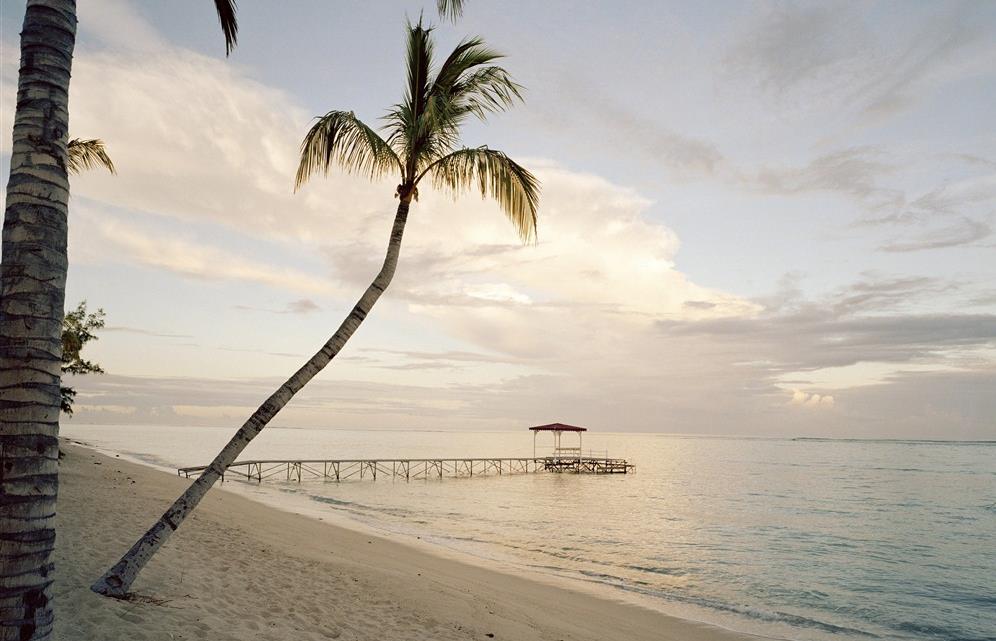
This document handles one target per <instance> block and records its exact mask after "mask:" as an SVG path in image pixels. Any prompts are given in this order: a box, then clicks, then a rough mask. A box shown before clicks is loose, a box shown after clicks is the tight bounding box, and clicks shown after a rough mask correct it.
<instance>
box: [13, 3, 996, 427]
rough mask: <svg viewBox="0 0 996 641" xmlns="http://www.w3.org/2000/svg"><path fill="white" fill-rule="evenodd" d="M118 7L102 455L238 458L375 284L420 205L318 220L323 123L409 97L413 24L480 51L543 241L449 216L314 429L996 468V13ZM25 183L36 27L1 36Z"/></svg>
mask: <svg viewBox="0 0 996 641" xmlns="http://www.w3.org/2000/svg"><path fill="white" fill-rule="evenodd" d="M434 4H435V3H432V2H427V3H425V6H424V7H423V5H422V4H420V3H418V2H414V1H411V2H409V1H401V0H397V1H391V2H380V3H367V2H359V1H355V2H335V3H332V2H327V1H326V0H296V1H295V2H287V3H272V2H265V1H263V0H241V1H240V2H239V5H238V6H239V14H238V15H239V22H240V31H239V46H238V48H237V49H236V50H235V51H234V52H233V54H232V55H231V56H230V57H229V58H227V59H226V57H225V55H224V45H223V39H222V35H221V30H220V28H219V26H218V24H217V18H216V16H215V14H214V9H213V3H211V2H209V1H208V0H177V1H174V2H168V3H164V2H153V1H151V0H87V1H86V2H80V3H79V34H78V42H77V49H76V56H75V59H74V67H73V78H72V85H71V96H70V113H71V118H70V135H71V136H73V137H83V138H91V137H98V138H101V139H103V140H104V141H105V143H106V144H107V147H108V150H109V152H110V154H111V156H112V157H113V159H114V162H115V165H116V166H117V168H118V175H116V176H111V175H109V174H107V173H105V172H103V171H100V170H95V171H92V172H89V173H87V174H85V175H81V176H78V177H74V178H73V179H72V197H71V201H70V274H69V284H68V288H67V306H75V303H76V302H78V301H81V300H86V301H87V302H88V304H89V305H90V307H91V308H96V307H100V308H103V309H104V310H105V311H106V314H107V326H106V328H105V329H104V330H103V331H102V332H101V334H100V339H99V341H98V342H96V343H94V344H92V345H91V346H88V348H87V351H88V354H87V357H88V358H90V359H92V360H96V361H98V362H99V363H100V364H101V365H102V366H103V367H104V369H105V370H106V372H107V373H106V374H105V375H102V376H87V377H79V378H75V379H74V380H72V381H71V384H73V385H74V386H76V387H77V389H78V397H77V401H76V414H75V416H74V417H73V418H72V419H67V420H72V421H73V422H78V423H122V424H171V425H187V424H190V425H231V426H233V427H235V426H238V425H241V424H242V423H243V422H244V420H245V419H246V418H248V416H249V414H250V413H251V412H252V411H253V410H254V409H255V408H256V406H257V405H258V404H259V403H260V402H262V401H263V400H265V398H266V397H267V396H268V395H269V394H270V393H271V392H272V391H273V390H274V389H275V388H276V387H277V386H278V385H279V384H280V383H281V382H282V381H283V380H284V379H285V378H286V377H287V376H289V375H290V374H292V373H293V372H294V371H295V370H296V369H297V368H298V367H299V366H300V365H301V364H303V362H304V361H305V360H306V359H307V358H308V357H309V356H310V355H311V354H313V353H314V352H315V351H316V350H317V349H318V348H320V347H321V346H322V344H324V342H325V341H326V340H327V339H328V337H329V336H330V335H331V333H332V332H333V331H334V330H335V328H336V327H338V325H339V323H340V321H341V320H342V318H343V317H344V316H345V314H346V313H347V312H348V310H349V309H350V308H351V306H352V304H353V303H354V302H355V300H356V298H357V297H358V296H359V295H360V294H361V293H362V291H363V289H364V288H365V287H366V285H367V284H368V283H369V281H370V279H371V278H372V277H373V275H374V274H375V273H376V271H377V269H378V268H379V265H380V261H381V260H382V259H383V252H384V250H385V248H386V243H387V237H388V233H389V230H390V225H391V222H392V219H393V213H394V208H395V206H396V201H394V200H393V191H394V185H395V184H396V182H397V180H393V181H392V180H391V179H385V180H383V181H381V182H377V183H370V182H368V181H366V180H365V179H363V178H358V177H355V176H348V175H344V174H342V173H341V172H332V173H331V174H330V175H329V176H328V177H327V178H323V177H318V178H316V179H313V180H312V181H311V182H310V183H309V184H308V185H307V186H305V187H304V188H303V189H302V190H300V191H299V192H297V193H294V191H293V174H294V171H295V169H296V161H297V148H298V145H299V144H300V141H301V139H302V137H303V135H304V133H305V132H306V131H307V129H308V128H309V126H310V124H311V122H312V120H313V118H314V117H315V116H318V115H321V114H323V113H325V112H327V111H329V110H332V109H346V110H353V111H355V112H356V114H357V116H358V117H360V118H361V119H363V120H364V121H365V122H367V123H369V124H371V125H377V124H378V122H379V121H378V118H379V117H380V116H381V115H382V114H383V113H384V111H385V110H386V109H387V108H388V107H389V106H390V105H392V104H394V103H395V102H397V101H399V100H400V99H401V95H402V90H403V82H404V24H405V19H406V16H408V17H410V18H417V16H418V15H419V13H420V12H422V11H423V10H424V15H425V17H426V18H427V19H429V20H431V21H432V22H434V23H437V29H436V31H435V32H434V33H435V35H436V37H437V39H438V50H439V51H446V50H447V49H448V48H452V47H453V46H454V45H455V44H456V43H457V42H458V41H459V40H460V39H461V38H462V37H464V36H467V35H481V36H482V37H484V39H485V40H486V41H487V42H488V43H489V44H490V45H491V46H493V47H494V48H496V49H498V50H499V51H501V52H503V53H505V54H506V55H507V57H506V58H505V59H504V60H503V65H504V66H505V67H506V68H507V69H508V70H509V71H510V72H511V73H512V74H513V76H514V77H515V78H516V79H517V80H518V81H519V82H521V83H522V84H523V85H524V86H525V87H526V91H525V93H524V103H523V104H521V105H518V106H516V107H515V108H514V109H513V110H511V111H509V112H507V113H504V114H499V115H496V116H493V117H491V118H490V119H489V120H488V122H486V123H473V124H471V125H470V126H468V127H467V128H466V131H465V132H464V133H465V135H464V142H465V144H467V145H468V146H477V145H481V144H487V145H488V146H489V147H491V148H495V149H501V150H503V151H505V152H506V153H508V154H509V155H510V156H511V157H513V158H514V159H516V160H517V161H519V162H520V163H521V164H523V165H525V166H527V167H528V168H529V169H531V170H532V171H533V172H534V173H536V174H537V175H538V176H539V177H540V179H541V181H542V184H543V187H542V189H543V191H542V197H541V201H540V209H539V227H538V242H537V243H535V244H527V245H522V244H521V243H520V242H519V241H518V240H517V236H516V234H515V232H514V229H513V228H512V226H511V225H510V224H509V222H508V221H507V220H506V219H505V218H504V217H503V215H502V213H501V212H500V210H499V209H498V207H497V206H496V205H495V204H494V203H492V202H488V201H484V200H481V199H480V197H479V195H474V194H469V195H465V196H462V197H460V198H458V199H454V198H453V197H452V196H451V195H450V194H447V193H440V192H435V191H433V190H432V189H431V188H423V189H422V190H420V191H421V194H420V200H419V202H418V203H416V204H415V205H414V206H413V208H412V214H411V216H410V218H409V226H408V230H407V231H406V236H405V240H404V246H403V248H402V256H401V262H400V265H399V269H398V274H397V275H396V277H395V280H394V282H393V283H392V285H391V287H390V289H389V290H388V292H387V294H386V295H385V296H384V298H382V299H381V301H380V302H379V303H378V305H377V307H376V308H375V309H374V311H373V313H372V314H371V315H370V317H369V318H368V320H367V321H366V322H365V323H364V325H363V326H362V327H361V328H360V330H359V331H358V332H357V334H356V335H355V336H354V337H353V338H352V340H351V341H350V342H349V344H348V345H347V346H346V348H345V349H344V350H343V351H342V352H341V354H340V355H339V356H338V357H337V358H336V359H335V361H333V363H332V364H331V365H330V366H329V367H328V368H327V369H326V370H325V371H324V372H323V373H321V374H320V375H319V376H318V377H317V378H316V379H315V380H314V381H312V382H311V383H310V384H309V385H308V387H307V388H305V390H304V391H302V392H301V393H300V394H299V395H298V397H297V398H295V399H294V400H293V401H292V403H291V404H290V405H289V406H288V407H287V408H286V409H285V410H283V411H282V412H281V413H280V414H279V415H278V417H277V418H276V419H275V421H274V424H277V425H285V426H304V427H309V426H314V427H333V428H335V427H341V428H347V427H348V428H369V429H386V428H393V429H404V428H418V429H522V428H524V427H525V426H527V425H534V424H538V423H547V422H552V421H562V422H567V423H575V424H581V425H587V426H589V427H590V428H592V429H596V430H600V431H660V432H670V433H688V434H737V435H756V436H801V437H807V436H808V437H858V438H928V439H996V278H994V276H996V234H994V227H996V108H994V105H996V4H994V3H983V2H966V3H960V2H898V1H897V2H879V3H872V2H834V3H783V2H753V3H748V2H712V3H664V2H657V1H645V2H644V1H638V0H632V1H628V2H621V3H609V2H605V3H600V2H586V3H578V2H570V1H566V0H564V1H560V0H551V1H550V2H544V3H532V2H513V1H511V0H510V1H508V2H501V3H496V2H484V1H480V0H468V2H467V6H466V10H465V14H464V16H463V18H462V19H460V20H459V21H457V22H456V23H455V24H454V23H449V22H446V21H440V20H439V19H438V17H437V16H436V14H435V8H434ZM0 12H2V14H0V22H2V24H0V37H2V42H0V55H2V60H0V90H2V94H0V102H2V105H0V129H2V131H3V133H2V141H0V142H2V146H3V147H2V148H0V170H2V173H3V174H4V175H6V174H7V172H8V167H9V157H10V151H9V146H10V129H11V123H12V119H13V111H14V97H15V93H16V81H17V67H18V33H19V31H20V26H21V21H22V19H23V3H9V2H5V3H4V4H3V5H2V8H0Z"/></svg>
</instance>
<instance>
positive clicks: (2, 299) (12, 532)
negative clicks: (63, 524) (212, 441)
mask: <svg viewBox="0 0 996 641" xmlns="http://www.w3.org/2000/svg"><path fill="white" fill-rule="evenodd" d="M215 8H216V9H217V11H218V17H219V19H220V20H221V23H222V30H223V31H224V32H225V45H226V50H227V51H230V50H231V48H232V47H234V46H235V38H236V33H237V25H236V22H235V3H234V0H215ZM75 45H76V1H75V0H27V6H26V8H25V12H24V26H23V28H22V29H21V62H20V71H19V74H18V79H17V99H16V104H15V111H14V130H13V140H12V144H11V147H10V151H11V154H10V179H9V181H8V183H7V202H6V209H5V211H4V221H3V251H2V253H3V262H2V267H0V641H7V640H8V639H17V640H18V641H27V640H29V639H30V640H32V641H36V640H39V639H48V638H51V635H52V624H53V620H54V616H53V610H52V580H53V574H54V565H53V563H52V549H53V546H54V544H55V502H56V494H57V491H58V486H59V477H58V451H59V445H58V440H57V439H58V434H59V411H60V408H61V406H62V394H61V392H60V379H61V370H62V358H61V352H62V319H63V305H64V303H65V286H66V268H67V264H68V259H67V253H66V237H67V206H68V202H69V178H68V174H69V173H70V172H71V171H73V169H74V165H73V164H72V163H73V158H72V156H70V152H71V149H70V148H69V144H68V142H67V136H66V132H67V131H68V124H69V78H70V75H71V71H72V61H73V50H74V48H75ZM87 149H89V150H90V151H93V150H94V147H93V146H92V145H89V146H88V145H85V144H84V145H83V146H82V147H80V148H79V150H80V151H84V152H86V150H87ZM108 161H109V159H108ZM81 162H82V163H83V164H82V165H80V166H81V167H85V166H87V165H88V164H92V163H98V164H104V163H103V159H102V158H101V156H100V153H97V154H96V155H92V154H91V155H88V153H84V155H83V156H82V157H81Z"/></svg>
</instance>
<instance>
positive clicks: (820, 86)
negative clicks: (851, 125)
mask: <svg viewBox="0 0 996 641" xmlns="http://www.w3.org/2000/svg"><path fill="white" fill-rule="evenodd" d="M984 12H985V8H984V7H983V6H982V5H978V4H977V3H969V2H956V3H947V4H944V5H931V6H926V7H922V8H920V10H914V11H910V12H907V13H905V14H904V15H902V16H896V15H895V14H894V12H888V10H887V9H885V8H884V7H882V6H881V5H870V4H867V3H860V2H845V3H835V4H834V5H833V6H832V7H829V6H823V5H799V4H778V5H773V6H772V8H771V9H770V10H769V11H767V12H763V13H761V14H759V16H758V17H757V19H756V20H754V21H753V23H750V24H748V25H747V26H746V27H745V28H744V30H743V32H742V33H741V35H740V37H739V40H738V41H737V42H735V43H734V44H733V45H732V46H731V47H730V50H729V52H728V53H727V55H726V56H725V58H724V62H725V64H726V66H727V67H728V68H729V70H730V71H729V73H730V75H731V77H733V78H737V79H750V80H753V81H755V82H756V83H757V84H758V85H759V86H760V87H761V88H762V89H764V90H765V91H767V92H768V93H769V95H770V96H771V97H772V98H773V99H774V100H775V101H776V102H778V103H779V104H780V105H781V106H783V107H784V106H786V105H796V106H797V107H799V108H800V109H803V110H805V111H809V112H815V111H826V112H827V113H829V114H835V113H836V114H842V115H843V116H844V117H847V118H850V119H852V121H856V122H861V121H867V120H870V119H878V118H882V117H885V116H891V115H893V114H896V113H898V112H900V111H902V110H905V109H908V108H910V107H911V106H912V105H914V104H916V103H917V102H919V101H921V100H923V99H925V98H926V97H927V96H929V95H932V94H933V93H934V92H936V91H938V90H939V89H940V88H941V87H943V86H944V85H945V84H948V83H951V82H955V81H957V80H960V79H963V78H966V77H972V76H973V75H975V74H977V73H980V72H981V71H982V70H984V69H985V68H986V66H987V65H988V66H989V68H991V65H992V63H993V61H994V60H996V46H994V45H993V41H992V39H991V38H990V37H989V33H988V32H987V30H986V28H985V26H983V25H984V23H985V20H984V17H982V16H980V14H983V13H984ZM883 22H887V23H888V24H889V29H888V30H885V29H882V28H881V24H882V23H883ZM837 118H838V119H839V116H837Z"/></svg>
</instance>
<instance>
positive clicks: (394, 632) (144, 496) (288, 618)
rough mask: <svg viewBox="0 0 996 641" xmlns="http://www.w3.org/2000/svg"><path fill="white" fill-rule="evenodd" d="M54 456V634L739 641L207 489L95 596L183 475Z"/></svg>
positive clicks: (298, 640)
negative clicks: (182, 518)
mask: <svg viewBox="0 0 996 641" xmlns="http://www.w3.org/2000/svg"><path fill="white" fill-rule="evenodd" d="M63 449H64V452H65V458H64V459H63V461H62V464H61V471H60V479H61V486H60V491H59V526H58V527H59V530H58V542H57V558H56V563H57V578H56V587H55V594H56V601H57V606H56V607H57V611H56V616H57V637H56V638H58V639H61V640H64V641H82V640H95V639H100V640H102V641H114V640H122V641H124V640H128V641H175V640H179V639H212V640H213V641H222V640H227V639H231V640H239V641H244V640H251V639H270V640H284V639H286V640H288V641H290V640H294V641H310V640H316V641H317V640H322V639H380V640H391V639H399V640H401V639H405V640H410V639H434V640H435V639H440V640H441V639H490V638H494V639H514V640H516V641H520V640H521V641H524V640H528V639H543V640H554V641H556V640H565V641H567V640H575V639H577V640H582V639H591V640H595V639H598V640H606V639H620V640H622V639H632V640H640V639H656V640H660V639H682V640H685V641H696V640H703V641H704V640H707V639H708V640H724V639H730V640H733V639H745V638H747V636H746V635H740V634H736V633H733V632H729V631H727V630H723V629H720V628H716V627H712V626H708V625H703V624H699V623H695V622H691V621H685V620H683V619H678V618H673V617H668V616H666V615H663V614H660V613H657V612H654V611H651V610H649V609H644V608H641V607H638V606H635V605H630V604H626V603H622V602H616V601H612V600H610V599H604V598H599V597H597V596H593V595H590V594H585V593H580V592H574V591H571V590H568V589H564V588H562V587H559V586H554V585H549V584H546V583H544V582H540V581H534V580H530V579H528V578H523V577H521V576H514V575H512V574H506V573H502V572H501V571H497V570H492V569H486V568H483V567H479V566H477V565H473V564H469V563H464V562H461V561H459V560H454V559H451V558H446V556H445V555H436V554H432V553H431V552H428V551H423V550H421V549H416V548H415V547H413V546H411V545H406V544H403V543H400V542H396V541H392V540H388V539H386V538H384V537H376V536H370V535H368V534H365V533H362V532H359V531H354V530H350V529H346V528H342V527H338V526H335V525H331V524H328V523H324V522H321V521H318V520H315V519H312V518H308V517H304V516H300V515H296V514H291V513H288V512H282V511H280V510H276V509H273V508H270V507H267V506H264V505H262V504H259V503H256V502H253V501H251V500H248V499H246V498H243V497H241V496H237V495H235V494H233V493H231V492H225V491H218V490H215V491H212V492H211V493H210V494H209V495H208V496H207V498H206V499H205V500H204V502H203V503H202V504H201V506H200V507H199V508H198V509H197V511H196V512H195V513H194V515H193V516H192V518H190V519H188V520H187V521H186V522H185V523H184V525H183V527H182V528H181V529H180V530H178V531H177V532H176V533H175V535H174V536H173V537H172V539H171V540H170V542H169V543H168V544H167V545H166V547H165V548H163V550H162V551H161V552H160V553H159V554H158V556H157V557H156V558H155V559H154V560H153V561H152V562H151V563H150V565H149V566H148V567H147V569H146V570H145V572H144V573H143V574H142V576H141V577H140V578H139V580H138V581H137V582H136V583H135V586H134V589H135V592H136V596H135V598H134V599H133V600H130V601H120V600H114V599H108V598H105V597H100V596H97V595H96V594H93V593H92V592H90V590H89V588H88V586H89V584H90V583H91V582H92V581H93V580H94V579H95V578H96V577H97V576H99V575H100V573H101V572H102V571H103V570H104V569H105V568H106V567H107V566H108V565H109V564H110V563H112V562H113V561H115V560H116V559H117V558H118V556H119V555H120V554H121V553H122V552H123V551H124V550H125V549H126V548H127V547H128V546H129V545H130V544H131V543H132V542H133V541H134V540H135V539H136V537H137V536H138V535H140V534H141V532H142V531H143V530H144V529H145V528H146V527H147V526H148V525H149V524H150V523H151V522H152V521H153V519H154V518H156V517H158V515H159V514H160V513H161V512H162V510H163V509H164V508H165V507H166V505H167V504H168V503H169V501H171V500H172V499H173V498H175V497H176V496H177V494H178V493H179V492H180V491H181V490H182V489H183V488H184V487H185V486H186V484H187V481H186V480H182V479H179V478H176V477H174V476H172V475H170V474H167V473H163V472H160V471H157V470H154V469H151V468H148V467H145V466H141V465H136V464H133V463H129V462H126V461H122V460H120V459H118V458H112V457H108V456H105V455H103V454H100V453H97V452H94V451H92V450H89V449H86V448H83V447H80V446H78V445H74V444H70V443H66V442H63ZM509 570H512V568H509Z"/></svg>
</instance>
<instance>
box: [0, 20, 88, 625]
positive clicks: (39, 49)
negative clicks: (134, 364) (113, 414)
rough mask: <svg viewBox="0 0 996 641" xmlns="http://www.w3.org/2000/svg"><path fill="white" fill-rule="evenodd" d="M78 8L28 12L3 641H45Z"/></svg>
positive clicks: (3, 459)
mask: <svg viewBox="0 0 996 641" xmlns="http://www.w3.org/2000/svg"><path fill="white" fill-rule="evenodd" d="M75 43H76V2H75V1H74V0H28V3H27V11H26V12H25V14H24V28H23V30H22V32H21V68H20V74H19V76H18V82H17V106H16V111H15V114H14V138H13V145H12V146H11V157H10V180H9V182H8V183H7V206H6V211H5V213H4V224H3V265H2V268H0V639H2V640H4V641H6V640H8V639H17V640H18V641H25V640H26V639H49V638H51V634H52V620H53V615H52V592H51V586H52V575H53V569H54V568H53V564H52V549H53V547H54V544H55V499H56V492H57V490H58V485H59V477H58V471H59V470H58V460H59V443H58V434H59V407H60V401H61V396H60V394H59V381H60V377H61V366H62V341H61V336H62V314H63V309H62V308H63V302H64V298H65V285H66V264H67V260H66V206H67V203H68V200H69V182H68V180H67V176H66V131H67V130H68V120H69V76H70V71H71V66H72V60H73V48H74V46H75Z"/></svg>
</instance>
